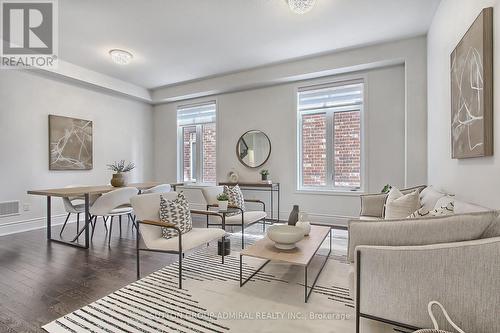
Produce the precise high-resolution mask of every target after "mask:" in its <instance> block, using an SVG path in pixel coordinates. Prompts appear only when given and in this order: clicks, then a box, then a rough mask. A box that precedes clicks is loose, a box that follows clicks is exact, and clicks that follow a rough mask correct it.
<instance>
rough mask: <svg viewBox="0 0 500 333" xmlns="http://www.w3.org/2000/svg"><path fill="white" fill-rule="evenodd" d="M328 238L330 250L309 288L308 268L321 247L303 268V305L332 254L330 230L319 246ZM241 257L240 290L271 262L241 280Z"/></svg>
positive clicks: (241, 269) (267, 261)
mask: <svg viewBox="0 0 500 333" xmlns="http://www.w3.org/2000/svg"><path fill="white" fill-rule="evenodd" d="M328 236H330V250H329V251H328V254H327V255H326V258H325V260H324V261H323V263H322V264H321V268H320V269H319V272H318V274H316V277H315V278H314V281H313V283H312V285H311V286H310V287H309V286H308V285H307V281H308V279H307V277H308V275H307V273H308V268H309V265H310V263H311V261H312V258H314V256H316V254H317V253H318V250H319V249H320V248H321V245H320V246H319V247H318V248H317V249H316V251H314V254H313V256H312V257H311V260H309V262H308V263H307V265H305V266H304V302H305V303H307V301H308V300H309V297H310V296H311V293H312V292H313V290H314V286H315V285H316V282H318V278H319V276H320V275H321V272H322V271H323V268H325V265H326V263H327V262H328V259H329V258H330V254H331V253H332V229H330V232H329V233H328V234H327V235H325V238H323V241H322V242H321V244H323V243H324V241H325V239H326V238H327V237H328ZM243 256H244V255H243V254H240V288H241V287H243V286H244V285H245V284H246V283H247V282H248V281H250V280H251V279H252V278H253V277H254V276H255V275H257V274H258V273H259V272H260V271H261V270H262V269H263V268H264V267H265V266H266V265H267V264H268V263H269V262H270V261H271V259H267V260H266V261H265V262H264V263H263V264H262V265H261V266H260V267H259V268H257V270H256V271H254V272H253V273H252V274H251V275H250V276H249V277H248V278H246V279H245V280H243ZM250 257H253V256H250ZM253 258H255V257H253ZM285 263H286V262H285ZM291 265H293V264H291ZM309 289H310V290H309Z"/></svg>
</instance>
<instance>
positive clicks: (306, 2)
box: [288, 0, 316, 14]
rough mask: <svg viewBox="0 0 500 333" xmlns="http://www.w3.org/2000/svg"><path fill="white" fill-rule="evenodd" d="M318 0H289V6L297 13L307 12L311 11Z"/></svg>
mask: <svg viewBox="0 0 500 333" xmlns="http://www.w3.org/2000/svg"><path fill="white" fill-rule="evenodd" d="M315 2H316V0H288V6H290V9H291V10H292V12H294V13H296V14H305V13H307V12H308V11H310V10H311V9H312V8H313V6H314V3H315Z"/></svg>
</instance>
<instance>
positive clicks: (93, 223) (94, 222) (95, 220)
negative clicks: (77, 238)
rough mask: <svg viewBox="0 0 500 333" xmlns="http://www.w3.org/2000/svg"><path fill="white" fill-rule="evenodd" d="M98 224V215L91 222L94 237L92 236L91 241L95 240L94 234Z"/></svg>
mask: <svg viewBox="0 0 500 333" xmlns="http://www.w3.org/2000/svg"><path fill="white" fill-rule="evenodd" d="M92 221H93V222H92ZM96 224H97V215H96V216H94V217H93V218H92V219H91V220H90V225H91V226H92V235H91V236H90V240H93V239H94V232H95V228H96Z"/></svg>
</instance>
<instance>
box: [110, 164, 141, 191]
mask: <svg viewBox="0 0 500 333" xmlns="http://www.w3.org/2000/svg"><path fill="white" fill-rule="evenodd" d="M134 168H135V164H134V163H132V162H130V163H129V164H127V165H125V160H121V161H120V162H114V163H113V164H108V170H112V171H114V172H115V173H114V174H113V178H112V179H111V185H112V186H113V187H123V186H125V185H126V184H127V181H126V179H125V174H126V173H127V172H130V171H132V170H133V169H134Z"/></svg>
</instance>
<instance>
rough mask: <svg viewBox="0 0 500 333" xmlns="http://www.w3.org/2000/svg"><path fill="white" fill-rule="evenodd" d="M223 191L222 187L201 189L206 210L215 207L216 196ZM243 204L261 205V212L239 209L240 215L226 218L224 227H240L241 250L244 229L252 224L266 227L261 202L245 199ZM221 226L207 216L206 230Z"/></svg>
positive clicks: (265, 215)
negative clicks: (258, 223)
mask: <svg viewBox="0 0 500 333" xmlns="http://www.w3.org/2000/svg"><path fill="white" fill-rule="evenodd" d="M223 191H224V187H223V186H209V187H204V188H203V189H202V192H203V196H204V198H205V201H206V203H207V210H209V209H210V208H211V207H217V206H218V203H217V196H218V195H219V194H221V193H222V192H223ZM245 202H246V203H247V202H250V203H259V204H261V205H262V210H254V211H248V210H247V211H243V210H241V209H240V213H239V214H236V215H232V216H227V217H226V221H225V225H226V226H240V227H241V248H242V249H243V248H244V247H245V227H248V226H250V225H252V224H255V223H257V222H261V223H262V225H263V229H264V230H265V227H266V224H265V223H266V217H267V213H266V205H265V203H264V202H263V201H261V200H254V199H245ZM232 208H238V207H232ZM213 225H216V226H222V222H221V220H220V219H218V218H216V217H215V218H214V217H211V216H207V228H208V227H210V226H213Z"/></svg>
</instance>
